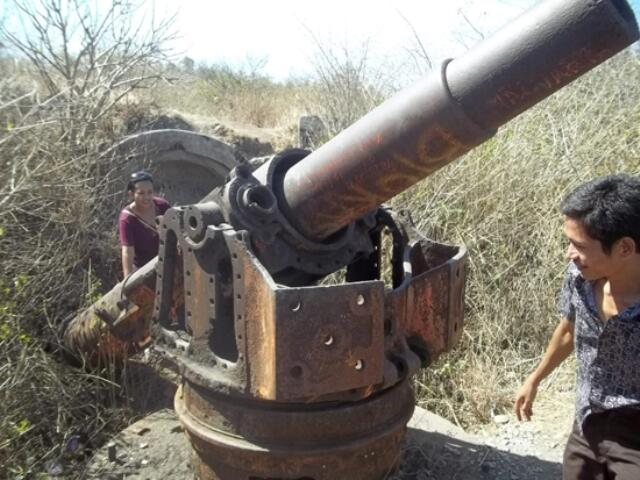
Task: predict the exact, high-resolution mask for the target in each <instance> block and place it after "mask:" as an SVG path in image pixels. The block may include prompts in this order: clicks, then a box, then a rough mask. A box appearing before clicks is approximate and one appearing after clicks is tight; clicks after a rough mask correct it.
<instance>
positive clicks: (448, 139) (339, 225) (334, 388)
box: [93, 0, 638, 480]
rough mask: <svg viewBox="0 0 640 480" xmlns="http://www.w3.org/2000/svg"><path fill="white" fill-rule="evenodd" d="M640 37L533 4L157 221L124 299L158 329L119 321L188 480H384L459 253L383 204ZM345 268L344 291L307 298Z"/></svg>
mask: <svg viewBox="0 0 640 480" xmlns="http://www.w3.org/2000/svg"><path fill="white" fill-rule="evenodd" d="M637 38H638V27H637V24H636V22H635V18H634V16H633V13H632V11H631V9H630V8H629V6H628V5H627V3H626V2H625V1H622V0H620V1H615V0H612V1H604V0H602V1H590V2H585V1H580V0H551V1H547V2H544V3H541V4H540V5H538V6H537V7H535V8H534V9H533V10H531V11H529V12H527V13H526V14H525V15H523V16H522V17H520V18H519V19H518V20H516V21H515V22H513V23H512V24H510V25H509V26H507V27H506V28H505V29H504V30H502V31H501V32H499V33H498V34H497V35H495V36H494V37H492V38H491V39H489V40H487V41H485V42H484V43H483V44H481V45H480V46H478V47H477V48H476V49H474V50H471V51H469V52H468V53H467V54H466V55H464V56H462V57H460V58H458V59H455V60H452V61H447V62H445V63H444V64H443V66H442V68H441V70H440V71H439V72H437V73H436V74H434V75H432V76H431V77H429V78H427V79H425V80H424V81H422V82H420V83H419V84H417V85H416V86H414V87H412V88H410V89H408V90H406V91H404V92H401V93H400V94H398V95H397V96H395V97H394V98H392V99H391V100H389V101H387V102H385V103H384V104H382V105H381V106H380V107H378V108H376V109H375V110H374V111H372V112H371V113H370V114H368V115H367V116H365V117H364V118H362V119H361V120H359V121H358V122H357V123H355V124H354V125H353V126H351V127H349V128H348V129H347V130H345V131H344V132H342V133H341V134H339V135H338V136H337V137H335V138H334V139H332V140H331V141H330V142H328V143H327V144H325V145H323V146H322V147H321V148H319V149H318V150H316V151H314V152H312V153H310V152H307V151H303V150H290V151H286V152H283V153H281V154H279V155H277V156H276V157H274V158H273V159H272V160H271V161H270V162H268V163H267V164H265V165H263V166H261V167H260V168H259V169H258V170H256V171H255V172H251V171H250V170H249V169H248V168H246V167H244V166H238V167H236V168H235V169H234V170H232V172H231V175H230V179H229V181H228V182H227V183H226V184H225V185H224V186H222V187H220V188H216V189H214V190H213V191H212V192H211V193H209V194H208V195H207V196H206V197H205V198H204V199H203V200H202V201H201V202H200V203H197V204H193V205H186V206H182V207H176V208H173V209H170V210H169V211H168V212H167V213H166V214H165V215H164V217H163V218H162V220H161V222H160V236H161V240H160V252H159V254H158V258H157V265H156V266H155V276H156V282H155V293H154V299H153V302H151V301H150V300H149V298H148V296H147V297H145V298H144V299H141V300H136V298H135V297H133V291H132V290H128V291H127V295H129V300H130V303H134V304H135V303H136V301H144V302H146V306H147V308H149V309H151V310H152V311H153V321H152V322H151V327H149V322H148V318H142V317H138V318H137V319H134V320H132V321H133V322H134V323H136V325H137V327H138V331H142V332H144V333H148V331H149V328H150V329H151V331H152V337H153V338H154V340H155V348H157V349H159V350H161V351H162V352H163V353H164V354H165V355H166V356H167V357H168V358H170V359H172V360H173V361H174V362H175V364H176V365H179V366H180V368H181V371H182V373H183V382H182V385H181V387H180V389H179V391H178V393H177V395H176V398H175V408H176V411H177V413H178V416H179V418H180V420H181V422H182V423H183V425H184V426H185V429H186V431H187V434H188V437H189V439H190V441H191V444H192V446H193V452H194V465H195V468H196V473H197V476H198V477H199V478H201V479H222V480H229V479H233V480H266V479H281V480H285V479H286V480H293V479H298V480H300V479H305V480H321V479H336V478H338V479H342V478H351V479H354V480H357V479H363V480H364V479H378V478H385V476H386V475H387V474H388V473H389V472H390V471H392V470H393V468H394V466H395V465H396V464H397V463H398V462H399V460H400V446H401V442H402V439H403V437H404V433H405V429H406V422H407V420H408V418H409V417H410V416H411V413H412V410H413V405H414V398H413V393H412V390H411V388H410V385H409V378H410V377H411V375H412V374H413V373H415V372H416V371H417V370H418V369H419V368H420V367H421V366H426V365H428V364H429V363H430V362H432V361H434V360H435V359H436V358H437V357H438V356H439V355H440V354H441V353H442V352H445V351H447V350H449V349H451V348H452V346H453V345H455V343H456V342H457V340H458V338H459V336H460V334H461V330H462V321H463V296H464V279H465V256H466V252H465V250H464V248H462V247H452V246H446V245H441V244H438V243H435V242H432V241H430V240H427V239H425V238H423V237H422V235H420V233H419V232H417V231H416V230H415V229H414V228H413V227H412V225H411V222H410V221H409V218H408V216H407V214H406V213H402V212H399V213H394V212H393V211H391V210H389V209H388V208H385V207H379V206H378V205H379V204H380V203H382V202H384V201H386V200H388V199H389V198H391V197H393V196H394V195H396V194H397V193H400V192H402V191H403V190H405V189H406V188H408V187H409V186H411V185H413V184H415V183H416V182H417V181H419V180H420V179H422V178H424V177H426V176H428V175H429V174H430V173H432V172H433V171H435V170H436V169H438V168H440V167H442V166H444V165H446V164H447V163H449V162H451V161H452V160H453V159H455V158H456V157H458V156H459V155H461V154H463V153H464V152H466V151H468V150H470V149H471V148H473V147H474V146H476V145H478V144H480V143H482V142H483V141H485V140H486V139H488V138H490V137H491V136H492V135H493V134H494V133H495V131H496V129H497V128H498V127H499V126H500V125H502V124H504V123H506V122H507V121H509V120H510V119H511V118H513V117H515V116H516V115H518V114H519V113H521V112H522V111H524V110H526V109H527V108H529V107H530V106H531V105H533V104H535V103H537V102H538V101H540V100H541V99H543V98H545V97H547V96H548V95H550V94H551V93H553V92H554V91H556V90H558V89H559V88H561V87H562V86H564V85H565V84H567V83H569V82H570V81H571V80H573V79H575V78H577V77H578V76H580V75H582V74H583V73H585V72H586V71H588V70H590V69H591V68H592V67H594V66H596V65H597V64H599V63H601V62H602V61H604V60H605V59H607V58H609V57H610V56H612V55H614V54H615V53H616V52H618V51H620V50H622V49H623V48H624V47H626V46H627V45H629V44H630V43H632V42H633V41H635V40H636V39H637ZM385 245H390V247H389V249H390V257H391V258H390V261H389V260H388V259H387V258H386V257H385V254H384V252H385ZM387 266H388V267H389V268H390V270H391V281H390V283H389V284H388V285H385V283H384V282H383V281H382V277H383V272H384V270H385V268H386V267H387ZM341 269H344V270H345V273H344V274H345V282H344V283H341V284H337V285H323V284H318V281H319V280H321V279H323V278H324V277H326V276H327V275H329V274H333V273H334V272H336V271H339V270H341ZM151 275H152V271H151V268H144V269H141V270H140V271H139V272H136V273H134V274H133V276H132V278H131V279H130V280H129V281H131V282H132V283H133V284H136V285H137V284H138V283H140V284H142V283H145V282H149V281H150V278H151V277H150V276H151ZM143 278H144V279H145V280H144V281H143V280H142V279H143ZM116 288H118V287H116ZM120 288H121V289H122V286H120ZM133 290H136V289H133ZM182 299H183V301H184V310H185V322H184V325H182V326H180V325H176V322H175V321H174V320H172V315H171V314H170V312H171V308H172V305H174V306H175V303H176V302H178V303H181V302H182ZM109 301H112V300H109ZM125 303H126V302H125ZM120 307H122V309H123V312H122V313H121V316H119V317H118V318H119V319H120V323H122V322H123V321H125V320H126V319H127V318H129V317H128V313H127V310H126V308H127V306H126V305H124V304H123V305H119V307H118V308H120ZM93 308H94V310H95V308H97V306H96V307H93ZM112 335H116V332H112ZM123 340H124V341H128V340H130V339H128V338H127V337H124V339H123Z"/></svg>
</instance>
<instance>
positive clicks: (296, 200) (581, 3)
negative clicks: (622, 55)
mask: <svg viewBox="0 0 640 480" xmlns="http://www.w3.org/2000/svg"><path fill="white" fill-rule="evenodd" d="M637 39H638V26H637V24H636V21H635V18H634V16H633V11H632V10H631V8H630V7H629V5H628V4H627V3H626V2H625V1H623V0H594V1H585V0H549V1H546V2H540V4H539V5H538V6H537V7H535V8H534V9H532V10H530V11H528V12H526V13H524V14H523V15H522V16H521V17H520V18H519V19H517V20H516V21H514V22H513V23H511V24H509V25H508V26H507V27H506V28H505V29H504V30H502V31H501V32H499V33H497V34H496V35H495V36H493V37H491V38H489V39H487V40H486V41H484V42H482V43H481V44H480V45H479V46H478V47H476V48H474V49H472V50H470V51H469V52H467V53H466V54H465V55H463V56H461V57H459V58H457V59H455V60H453V61H451V62H449V63H445V64H444V65H443V67H442V70H441V71H440V72H437V73H435V74H433V75H432V76H431V77H429V78H427V79H426V80H424V81H422V82H420V83H418V84H417V85H415V86H413V87H411V88H409V89H407V90H405V91H403V92H401V93H399V94H398V95H396V96H394V97H393V98H391V99H390V100H388V101H387V102H385V103H383V104H382V105H380V106H379V107H378V108H376V109H375V110H373V111H372V112H371V113H369V114H368V115H366V116H364V117H363V118H362V119H360V120H359V121H358V122H356V123H355V124H353V125H352V126H350V127H349V128H347V129H346V130H344V131H343V132H341V133H340V134H339V135H338V136H336V137H335V138H334V139H332V140H331V141H330V142H327V143H326V144H324V145H323V146H322V147H320V148H319V149H318V150H316V151H315V152H313V153H312V154H311V155H309V156H308V157H307V158H306V159H305V161H304V162H300V163H298V164H296V165H295V166H293V167H292V168H290V169H289V170H288V171H287V172H286V176H285V178H284V180H283V184H282V187H281V189H282V199H281V202H282V204H283V207H284V209H285V212H286V213H287V216H288V217H289V221H290V222H291V223H292V224H293V225H294V226H295V227H296V228H298V229H299V230H300V231H301V232H302V233H304V234H305V235H306V236H307V237H309V238H311V239H314V240H322V239H324V238H327V237H328V236H329V235H331V234H332V233H334V232H336V231H338V230H340V229H341V228H343V227H344V226H345V225H348V224H349V223H350V222H352V221H353V220H355V219H357V218H359V217H361V216H362V215H364V214H365V213H367V212H368V211H370V210H371V209H373V208H375V206H376V205H378V204H380V203H382V202H384V201H387V200H388V199H390V198H391V197H393V196H395V195H396V194H398V193H400V192H402V191H403V190H405V189H407V188H408V187H409V186H411V185H413V184H415V183H416V182H417V181H419V180H420V179H422V178H424V177H426V176H428V175H429V174H431V173H432V172H433V171H435V170H436V169H438V168H440V167H442V166H444V165H446V164H448V163H449V162H451V161H452V160H454V159H455V158H457V157H458V156H459V155H461V154H462V153H464V152H466V151H468V150H470V149H471V148H473V147H474V146H475V145H477V144H479V143H481V142H483V141H484V140H486V139H487V138H489V137H490V136H491V135H493V133H494V131H495V129H496V128H497V127H499V126H500V125H502V124H504V123H505V122H507V121H508V120H510V119H511V118H513V117H514V116H516V115H518V114H519V113H521V112H522V111H524V110H526V109H527V108H529V107H531V106H532V105H534V104H535V103H537V102H539V101H540V100H542V99H544V98H546V97H547V96H549V95H551V94H552V93H553V92H555V91H556V90H558V89H560V88H561V87H562V86H564V85H566V84H567V83H569V82H571V81H572V80H574V79H576V78H578V77H579V76H580V75H582V74H583V73H585V72H587V71H588V70H590V69H591V68H593V67H595V66H596V65H598V64H599V63H601V62H603V61H604V60H606V59H607V58H609V57H611V56H613V55H614V54H615V53H617V52H619V51H620V50H622V49H623V48H625V47H626V46H628V45H630V44H631V43H633V42H634V41H635V40H637Z"/></svg>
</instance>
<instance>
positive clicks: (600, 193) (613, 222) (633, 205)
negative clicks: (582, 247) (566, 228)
mask: <svg viewBox="0 0 640 480" xmlns="http://www.w3.org/2000/svg"><path fill="white" fill-rule="evenodd" d="M560 211H561V212H562V213H563V214H564V215H566V216H567V217H569V218H571V219H573V220H576V221H579V222H580V223H582V225H584V228H585V230H586V231H587V233H588V234H589V236H590V237H591V238H593V239H595V240H598V241H599V242H600V244H601V245H602V249H603V250H604V251H605V252H606V253H609V252H611V247H612V246H613V244H614V243H615V242H616V241H617V240H619V239H621V238H622V237H631V238H632V239H633V241H634V242H636V251H637V252H640V179H638V178H636V177H632V176H631V175H625V174H620V175H608V176H606V177H601V178H596V179H595V180H592V181H590V182H587V183H584V184H582V185H580V186H579V187H578V188H576V189H575V190H574V191H572V192H571V193H569V195H567V196H566V197H565V198H564V200H563V201H562V203H561V204H560Z"/></svg>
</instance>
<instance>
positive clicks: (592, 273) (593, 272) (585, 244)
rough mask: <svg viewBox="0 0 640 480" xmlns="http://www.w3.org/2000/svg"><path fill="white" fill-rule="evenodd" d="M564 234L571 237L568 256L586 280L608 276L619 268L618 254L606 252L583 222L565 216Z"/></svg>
mask: <svg viewBox="0 0 640 480" xmlns="http://www.w3.org/2000/svg"><path fill="white" fill-rule="evenodd" d="M564 234H565V235H566V236H567V238H568V239H569V247H568V248H567V253H566V257H567V259H569V260H571V261H573V262H574V263H575V264H576V266H577V267H578V269H580V273H582V276H583V277H584V278H585V279H586V280H598V279H600V278H605V277H606V278H608V277H609V276H611V274H612V273H615V272H616V271H617V270H618V268H619V266H620V265H619V262H618V261H617V256H616V255H615V254H613V250H612V253H606V252H605V251H604V250H603V249H602V244H601V243H600V241H599V240H595V239H593V238H591V237H590V236H589V234H588V233H587V231H586V230H585V228H584V226H583V225H582V223H581V222H579V221H577V220H573V219H571V218H568V217H565V219H564Z"/></svg>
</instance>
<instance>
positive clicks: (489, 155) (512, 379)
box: [393, 52, 640, 424]
mask: <svg viewBox="0 0 640 480" xmlns="http://www.w3.org/2000/svg"><path fill="white" fill-rule="evenodd" d="M638 75H640V61H639V58H638V56H637V55H636V54H634V53H632V52H631V53H625V54H622V55H619V56H618V57H616V58H614V59H612V60H610V61H609V62H607V63H606V64H604V65H603V66H601V67H599V68H598V69H596V70H595V71H594V72H591V73H590V74H588V75H587V76H585V77H584V78H582V79H580V80H578V81H577V82H575V83H574V84H572V85H570V86H568V87H566V88H565V89H563V90H561V91H560V92H558V93H557V94H555V95H554V96H552V97H551V98H549V99H547V100H545V101H544V102H543V103H541V104H540V105H538V106H536V107H534V108H533V109H531V110H530V111H528V112H526V113H525V114H523V115H522V116H521V117H519V118H518V119H516V120H515V121H513V122H511V123H510V124H509V125H508V126H506V127H504V128H503V129H502V130H501V131H500V132H499V133H498V134H497V135H496V137H495V138H494V139H492V140H490V141H489V142H487V143H485V144H483V145H482V146H480V147H478V148H476V149H475V150H474V151H472V152H471V153H469V154H467V155H466V156H465V157H463V158H462V159H459V160H458V161H456V162H455V163H453V164H451V165H450V166H448V167H446V168H444V169H442V170H441V171H439V172H437V173H436V174H434V175H432V176H431V177H429V178H428V179H425V180H424V181H423V182H421V183H420V184H418V185H416V186H415V187H413V188H412V189H410V190H409V191H407V192H405V193H404V194H402V195H400V196H398V197H397V198H396V199H395V200H394V201H393V204H395V205H397V206H399V207H400V206H402V207H404V208H409V209H410V210H411V211H412V214H413V216H414V219H415V220H416V223H417V224H418V225H419V227H420V228H421V229H422V230H423V231H425V232H427V234H428V235H430V236H432V237H434V238H436V239H440V240H446V241H449V242H457V243H463V244H465V245H466V247H467V248H468V251H469V267H470V268H469V276H468V279H467V294H466V311H465V328H464V335H463V340H462V343H461V345H459V346H458V348H457V349H456V350H455V351H454V352H451V353H450V354H448V355H447V356H445V357H444V358H442V359H441V360H440V361H438V362H437V363H436V364H435V365H434V366H433V367H432V368H430V369H428V370H426V371H424V372H423V373H422V374H421V375H420V378H419V379H418V392H419V396H420V401H422V402H424V403H425V404H426V405H428V406H429V407H430V408H432V409H434V410H436V411H437V412H439V413H442V414H444V415H446V416H448V417H449V418H452V416H453V414H454V413H453V412H455V416H456V418H457V419H458V420H459V421H460V422H461V423H464V424H469V423H473V422H476V421H478V420H482V421H485V420H487V419H488V418H489V417H490V415H491V413H492V412H493V411H499V410H501V409H506V408H509V407H510V405H511V399H512V397H513V395H514V391H515V389H516V388H517V387H518V385H519V383H520V381H521V380H522V379H523V378H524V377H525V376H526V375H527V374H528V373H529V372H530V371H531V370H532V369H533V368H534V367H535V365H536V363H537V362H538V361H539V359H540V357H541V354H542V353H543V351H544V348H545V346H546V343H547V341H548V339H549V336H550V334H551V332H552V330H553V328H554V326H555V325H556V323H557V321H558V314H557V313H556V310H555V299H556V295H557V292H558V289H559V287H560V283H561V280H562V275H563V270H564V265H565V260H564V251H565V248H566V244H565V241H564V239H563V236H562V217H561V215H560V213H559V211H558V203H559V202H560V199H561V198H562V197H563V196H564V195H565V194H566V193H568V192H569V191H570V190H571V189H573V188H574V187H576V186H577V185H578V184H580V183H583V182H585V181H587V180H590V179H593V178H595V177H597V176H600V175H605V174H609V173H614V172H627V173H630V174H638V173H640V130H639V128H638V124H639V122H638V120H639V119H640V107H639V105H640V88H639V87H638V86H637V85H636V84H634V83H633V82H630V81H629V79H632V78H637V77H638Z"/></svg>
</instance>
